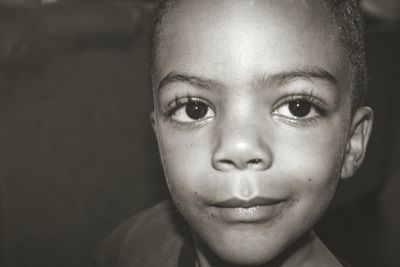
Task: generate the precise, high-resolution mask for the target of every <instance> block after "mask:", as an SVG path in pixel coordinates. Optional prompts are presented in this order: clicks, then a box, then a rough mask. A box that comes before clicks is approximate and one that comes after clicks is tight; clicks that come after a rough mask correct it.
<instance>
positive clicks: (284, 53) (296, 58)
mask: <svg viewBox="0 0 400 267" xmlns="http://www.w3.org/2000/svg"><path fill="white" fill-rule="evenodd" d="M156 65H157V66H156V73H155V74H156V75H155V76H156V77H155V78H156V80H158V81H160V79H162V77H164V76H166V75H167V74H168V73H169V72H171V71H174V72H190V73H191V74H196V75H200V76H205V77H208V78H210V79H214V78H215V79H221V78H222V79H226V80H229V81H232V80H234V79H241V78H245V77H247V78H250V77H251V76H254V75H265V74H268V73H276V72H283V71H288V70H291V69H296V70H297V69H302V68H314V67H316V68H321V69H324V70H326V71H327V72H329V73H331V74H332V75H333V76H335V77H336V78H337V80H338V81H339V83H341V82H342V83H344V84H343V86H344V85H345V83H348V80H349V77H347V76H348V75H346V73H348V71H347V65H348V64H346V60H345V57H344V56H343V54H342V53H341V49H340V43H339V41H338V40H337V38H336V35H335V34H334V31H333V23H332V22H331V20H330V19H329V13H328V11H327V10H326V8H325V6H324V5H323V4H322V3H321V2H320V1H317V0H314V1H313V0H308V1H307V0H304V1H299V0H280V1H274V0H196V1H192V0H183V1H178V2H177V4H176V6H175V7H174V8H173V9H172V11H171V12H170V14H169V15H168V19H167V22H166V24H165V25H164V28H163V30H162V36H161V42H160V44H159V49H158V56H157V59H156Z"/></svg>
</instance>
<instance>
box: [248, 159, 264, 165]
mask: <svg viewBox="0 0 400 267" xmlns="http://www.w3.org/2000/svg"><path fill="white" fill-rule="evenodd" d="M260 162H261V159H251V160H249V161H248V162H247V163H248V164H258V163H260Z"/></svg>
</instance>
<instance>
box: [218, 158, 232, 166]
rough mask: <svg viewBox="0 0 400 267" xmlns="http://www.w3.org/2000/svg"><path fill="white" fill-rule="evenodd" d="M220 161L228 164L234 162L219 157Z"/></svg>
mask: <svg viewBox="0 0 400 267" xmlns="http://www.w3.org/2000/svg"><path fill="white" fill-rule="evenodd" d="M220 162H221V163H224V164H229V165H231V164H234V163H233V161H232V160H229V159H221V160H220Z"/></svg>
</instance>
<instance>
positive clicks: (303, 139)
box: [280, 131, 345, 205]
mask: <svg viewBox="0 0 400 267" xmlns="http://www.w3.org/2000/svg"><path fill="white" fill-rule="evenodd" d="M344 144H345V142H344V138H343V134H342V132H339V131H338V132H335V133H332V132H329V131H324V132H322V131H318V132H315V133H313V134H308V135H299V136H297V138H293V137H292V138H290V139H288V141H287V142H286V143H285V146H284V147H282V148H281V150H280V151H281V153H280V158H281V160H282V162H284V163H283V164H282V166H281V167H282V169H281V170H282V171H283V172H285V173H287V174H288V175H286V177H288V179H289V180H290V181H289V180H288V181H287V183H286V186H288V187H289V188H290V190H291V191H292V192H293V195H294V196H295V197H296V198H297V199H300V200H303V201H304V203H306V202H307V203H308V204H307V205H315V204H316V203H320V204H321V205H327V204H328V203H329V201H330V199H331V198H332V196H333V193H334V191H335V188H336V185H337V182H338V179H339V174H340V168H341V164H342V158H343V153H344V147H345V146H344ZM317 205H318V204H317Z"/></svg>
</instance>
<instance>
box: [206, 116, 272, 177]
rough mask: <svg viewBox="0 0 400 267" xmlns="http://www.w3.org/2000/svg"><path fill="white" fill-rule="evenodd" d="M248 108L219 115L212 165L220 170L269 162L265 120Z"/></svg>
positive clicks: (262, 166) (259, 166)
mask: <svg viewBox="0 0 400 267" xmlns="http://www.w3.org/2000/svg"><path fill="white" fill-rule="evenodd" d="M257 116H259V115H258V114H257V113H256V112H255V111H254V110H251V109H247V110H241V111H237V112H233V111H232V112H231V114H229V116H228V115H226V116H224V117H223V118H220V119H221V121H219V123H218V124H219V126H220V127H219V128H218V129H217V130H216V131H217V132H216V133H215V137H216V138H215V146H214V151H213V155H212V161H213V166H214V168H215V169H218V170H221V171H228V170H233V169H240V170H242V169H254V170H264V169H267V168H269V167H270V166H271V164H272V151H271V150H270V147H269V142H268V137H267V136H268V133H267V131H266V127H265V125H264V122H263V121H262V120H260V119H258V118H257Z"/></svg>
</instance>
